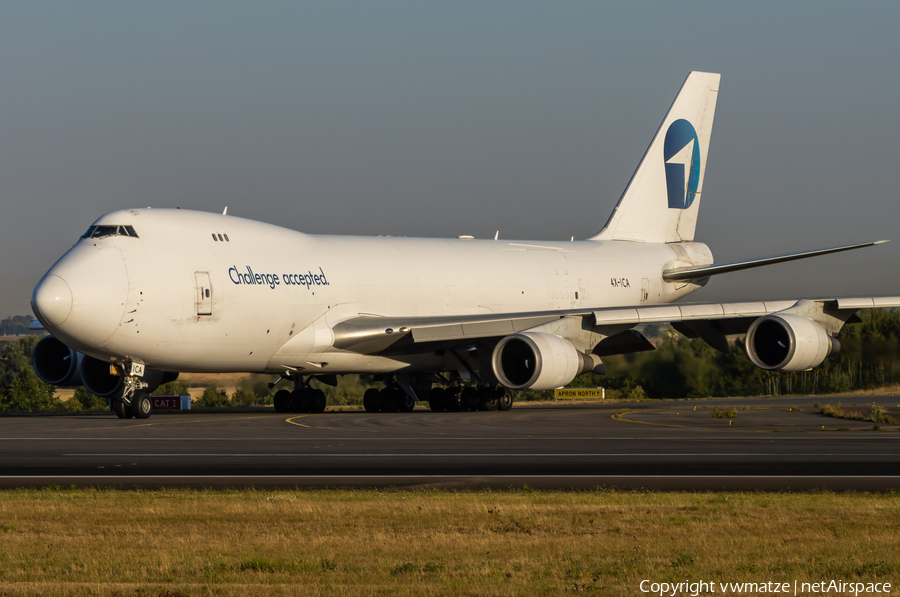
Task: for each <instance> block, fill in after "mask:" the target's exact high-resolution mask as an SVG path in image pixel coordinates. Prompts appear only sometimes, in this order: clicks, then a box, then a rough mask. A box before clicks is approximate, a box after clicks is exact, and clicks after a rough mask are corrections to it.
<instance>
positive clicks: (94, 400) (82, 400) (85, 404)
mask: <svg viewBox="0 0 900 597" xmlns="http://www.w3.org/2000/svg"><path fill="white" fill-rule="evenodd" d="M73 407H75V408H73ZM69 409H70V410H109V401H108V400H107V399H106V398H101V397H99V396H94V395H93V394H91V393H90V392H88V391H87V388H85V387H84V386H78V387H77V388H75V395H74V396H72V398H71V399H70V400H69Z"/></svg>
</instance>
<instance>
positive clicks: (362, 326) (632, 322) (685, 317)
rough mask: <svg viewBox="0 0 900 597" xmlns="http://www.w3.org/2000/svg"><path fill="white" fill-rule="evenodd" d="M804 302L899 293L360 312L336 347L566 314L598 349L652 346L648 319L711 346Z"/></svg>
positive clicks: (430, 339)
mask: <svg viewBox="0 0 900 597" xmlns="http://www.w3.org/2000/svg"><path fill="white" fill-rule="evenodd" d="M803 303H807V304H814V305H816V306H817V308H819V309H821V310H822V311H823V312H825V313H829V314H831V315H833V316H835V317H836V318H837V319H839V320H840V321H841V322H842V323H843V322H847V321H850V320H851V317H852V316H853V315H854V314H855V313H856V312H857V311H859V310H860V309H867V308H876V307H900V296H878V297H848V298H816V299H787V300H772V301H747V302H723V303H684V304H667V305H640V306H631V307H611V308H597V309H591V308H586V309H569V310H556V311H532V312H527V313H497V314H494V313H490V314H478V315H459V316H441V317H355V318H352V319H348V320H345V321H342V322H341V323H339V324H337V325H335V326H334V328H333V332H334V346H335V348H338V349H341V350H348V351H352V352H357V353H362V354H384V353H394V354H396V353H401V352H407V353H408V352H420V351H422V350H431V349H438V348H442V347H447V348H451V347H455V346H463V345H466V344H470V343H472V342H473V341H475V340H486V339H493V338H496V339H500V338H502V337H504V336H508V335H509V334H513V333H516V332H521V331H525V330H528V329H530V328H533V327H536V326H540V325H543V324H546V323H551V322H553V321H556V320H559V319H562V318H567V317H568V318H581V319H582V327H584V328H586V329H593V330H594V331H596V332H598V333H601V334H604V335H606V336H608V337H607V339H606V340H604V341H602V342H601V343H600V346H599V347H598V348H600V354H601V356H604V355H609V354H623V353H626V352H636V351H638V350H649V349H651V348H652V346H651V345H649V343H648V342H647V341H646V340H645V339H644V338H643V336H641V335H640V334H637V333H636V332H630V333H629V332H628V330H630V328H632V327H634V326H636V325H640V324H643V323H670V324H672V326H673V327H674V328H675V329H676V330H678V331H679V332H680V333H682V334H684V335H686V336H688V337H691V338H696V337H699V338H703V339H704V340H705V341H707V342H708V343H710V344H711V345H712V346H713V347H715V348H717V349H719V350H727V344H726V343H725V336H726V335H728V334H742V333H745V332H746V331H747V329H748V328H749V327H750V324H752V323H753V321H755V320H756V319H757V318H759V317H762V316H764V315H768V314H770V313H778V312H781V311H786V310H788V309H795V308H798V307H799V306H801V305H802V304H803ZM607 341H611V342H609V343H608V345H607V346H604V345H605V344H607ZM595 352H598V351H597V350H595Z"/></svg>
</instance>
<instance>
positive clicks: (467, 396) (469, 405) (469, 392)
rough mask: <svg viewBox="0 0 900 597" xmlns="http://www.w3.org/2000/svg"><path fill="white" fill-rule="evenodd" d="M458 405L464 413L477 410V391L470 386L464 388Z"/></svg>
mask: <svg viewBox="0 0 900 597" xmlns="http://www.w3.org/2000/svg"><path fill="white" fill-rule="evenodd" d="M460 404H461V405H462V409H463V410H465V411H473V410H478V390H476V389H475V388H473V387H472V386H466V387H465V388H464V389H463V391H462V396H461V397H460Z"/></svg>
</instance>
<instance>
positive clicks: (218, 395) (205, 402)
mask: <svg viewBox="0 0 900 597" xmlns="http://www.w3.org/2000/svg"><path fill="white" fill-rule="evenodd" d="M194 406H207V407H217V406H231V403H230V402H229V401H228V395H227V394H226V393H225V391H224V390H220V389H219V388H217V387H216V386H214V385H209V386H206V389H205V390H203V395H202V396H200V399H199V400H197V402H196V403H194Z"/></svg>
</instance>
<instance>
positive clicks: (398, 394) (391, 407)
mask: <svg viewBox="0 0 900 597" xmlns="http://www.w3.org/2000/svg"><path fill="white" fill-rule="evenodd" d="M363 407H364V408H365V409H366V412H367V413H377V412H382V413H397V412H401V413H411V412H412V411H413V409H414V408H415V407H416V401H415V400H414V399H413V397H412V396H410V395H409V394H407V393H406V392H404V391H403V390H401V389H400V388H397V387H393V386H388V387H386V388H384V389H382V390H377V389H375V388H369V389H368V390H366V393H365V394H363Z"/></svg>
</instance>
